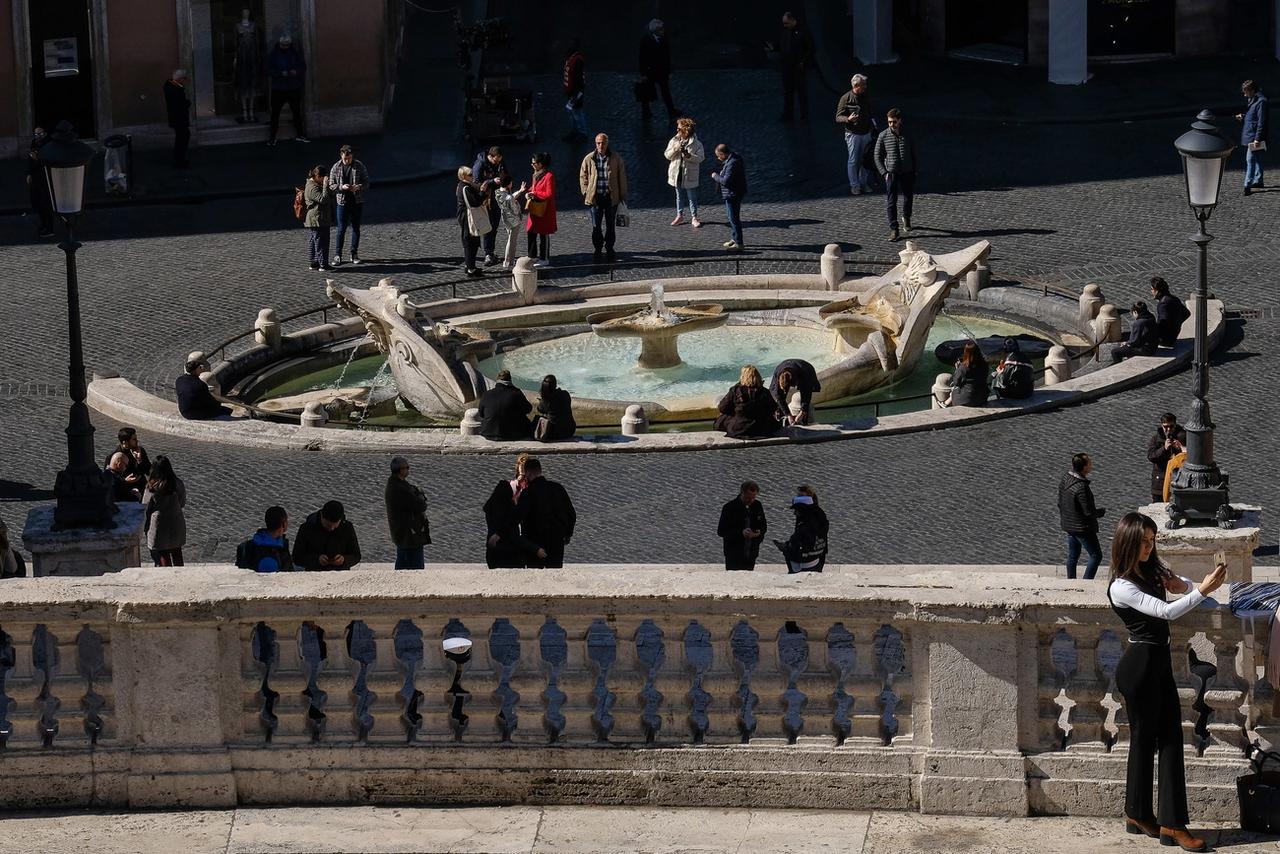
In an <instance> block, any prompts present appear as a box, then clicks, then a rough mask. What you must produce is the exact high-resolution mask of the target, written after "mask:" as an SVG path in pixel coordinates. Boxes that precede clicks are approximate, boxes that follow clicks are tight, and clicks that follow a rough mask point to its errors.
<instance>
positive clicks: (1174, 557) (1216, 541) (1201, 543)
mask: <svg viewBox="0 0 1280 854" xmlns="http://www.w3.org/2000/svg"><path fill="white" fill-rule="evenodd" d="M1168 506H1169V505H1167V504H1164V503H1160V504H1148V505H1147V506H1145V507H1140V508H1139V512H1141V513H1145V514H1146V515H1148V516H1150V517H1151V518H1152V519H1153V520H1154V521H1155V523H1156V525H1157V526H1158V527H1159V528H1160V531H1159V533H1157V534H1156V548H1157V549H1158V550H1159V552H1160V557H1161V558H1163V559H1164V561H1165V562H1166V563H1168V564H1169V568H1170V569H1172V570H1173V571H1174V572H1176V573H1177V574H1178V575H1185V576H1186V577H1187V578H1190V579H1191V580H1192V581H1200V580H1201V579H1203V578H1204V577H1205V576H1206V575H1208V574H1209V570H1211V569H1213V556H1214V554H1215V553H1216V552H1219V551H1221V552H1223V553H1224V555H1225V557H1226V559H1227V581H1228V582H1232V581H1253V550H1254V549H1256V548H1257V547H1258V540H1259V536H1260V535H1261V532H1262V508H1261V507H1258V506H1256V505H1252V504H1240V503H1239V502H1232V505H1231V506H1232V507H1234V508H1235V509H1236V510H1242V511H1244V515H1242V516H1241V517H1240V519H1239V520H1238V521H1237V522H1236V526H1235V527H1234V528H1231V529H1230V530H1223V529H1222V528H1219V527H1218V526H1217V525H1183V526H1182V527H1180V528H1173V529H1169V528H1167V527H1166V526H1167V525H1168V523H1169V513H1168ZM1214 598H1215V599H1218V600H1219V601H1226V600H1227V598H1228V589H1227V587H1226V586H1225V585H1224V586H1223V587H1221V588H1219V589H1218V592H1217V593H1216V594H1214Z"/></svg>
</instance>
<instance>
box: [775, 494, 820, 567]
mask: <svg viewBox="0 0 1280 854" xmlns="http://www.w3.org/2000/svg"><path fill="white" fill-rule="evenodd" d="M798 491H799V492H800V494H799V495H797V496H796V497H795V498H792V499H791V509H792V510H793V511H795V514H796V526H795V529H794V530H793V531H792V532H791V537H790V538H789V539H788V540H787V541H786V542H785V543H784V542H783V541H782V540H774V541H773V544H774V545H775V546H777V547H778V549H779V550H780V551H781V552H782V556H783V557H784V558H786V561H787V573H788V574H792V575H794V574H795V573H797V572H822V570H823V568H824V567H825V566H826V564H827V535H828V534H829V533H830V530H831V524H830V522H828V521H827V514H826V513H825V512H824V511H823V509H822V508H821V507H819V506H818V500H817V499H816V498H815V497H814V496H813V494H812V492H813V491H812V490H811V489H810V488H809V487H807V486H801V487H800V488H799V490H798Z"/></svg>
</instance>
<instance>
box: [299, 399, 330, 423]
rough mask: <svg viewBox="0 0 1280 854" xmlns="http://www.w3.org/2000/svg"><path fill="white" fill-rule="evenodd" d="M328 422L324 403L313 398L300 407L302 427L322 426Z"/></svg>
mask: <svg viewBox="0 0 1280 854" xmlns="http://www.w3.org/2000/svg"><path fill="white" fill-rule="evenodd" d="M328 422H329V413H328V412H326V411H325V409H324V404H323V403H321V402H320V401H318V400H313V401H311V402H310V403H308V404H307V405H306V406H304V407H302V426H303V427H323V426H324V425H325V424H327V423H328Z"/></svg>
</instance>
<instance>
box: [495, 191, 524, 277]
mask: <svg viewBox="0 0 1280 854" xmlns="http://www.w3.org/2000/svg"><path fill="white" fill-rule="evenodd" d="M514 183H515V181H514V180H513V179H512V177H511V176H510V175H504V176H503V177H502V183H501V184H499V185H498V188H497V189H496V190H495V191H494V194H493V198H494V201H495V202H496V203H497V205H498V210H499V211H501V212H502V224H503V225H505V226H506V227H507V248H506V253H505V254H504V255H503V256H502V269H504V270H510V269H511V268H512V267H513V266H515V263H516V241H517V240H518V238H519V237H520V232H521V231H522V230H523V229H524V202H523V197H524V194H525V193H526V192H527V191H528V189H529V188H528V187H527V186H526V185H525V183H524V182H523V181H522V182H520V189H518V190H516V191H515V192H512V190H511V187H512V185H513V184H514Z"/></svg>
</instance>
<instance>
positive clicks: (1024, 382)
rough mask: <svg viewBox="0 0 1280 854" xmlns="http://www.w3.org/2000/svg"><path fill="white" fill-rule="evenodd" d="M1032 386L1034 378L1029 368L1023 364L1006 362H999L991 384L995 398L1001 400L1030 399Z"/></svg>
mask: <svg viewBox="0 0 1280 854" xmlns="http://www.w3.org/2000/svg"><path fill="white" fill-rule="evenodd" d="M1034 386H1035V376H1034V372H1033V371H1032V370H1031V366H1030V365H1028V364H1026V363H1025V362H1010V361H1008V360H1005V361H1003V362H1001V363H1000V367H998V368H996V373H995V377H994V378H993V380H992V382H991V387H992V388H993V389H995V392H996V396H997V397H1001V398H1015V399H1016V398H1024V397H1030V396H1031V393H1032V389H1033V388H1034Z"/></svg>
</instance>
